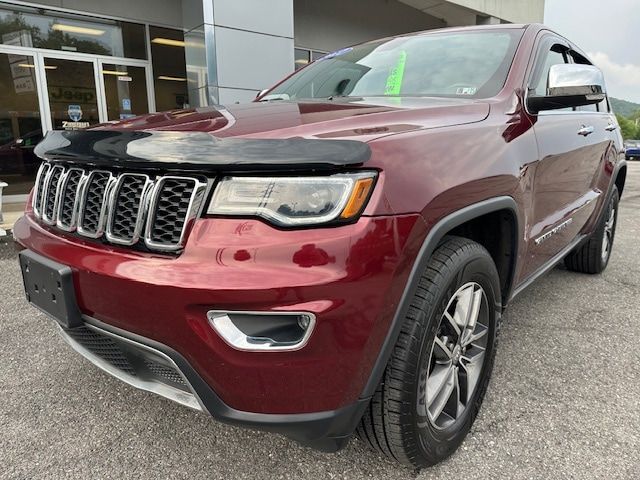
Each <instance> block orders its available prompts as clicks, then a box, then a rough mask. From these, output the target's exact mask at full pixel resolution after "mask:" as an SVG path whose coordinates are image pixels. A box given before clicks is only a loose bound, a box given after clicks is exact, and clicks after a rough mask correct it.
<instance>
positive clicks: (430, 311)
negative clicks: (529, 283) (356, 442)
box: [357, 237, 500, 468]
mask: <svg viewBox="0 0 640 480" xmlns="http://www.w3.org/2000/svg"><path fill="white" fill-rule="evenodd" d="M499 305H500V282H499V278H498V273H497V271H496V267H495V265H494V263H493V260H492V258H491V256H490V255H489V253H488V252H487V250H486V249H485V248H484V247H482V246H481V245H479V244H477V243H475V242H473V241H471V240H467V239H464V238H458V237H448V238H447V240H446V241H445V242H444V243H443V244H442V245H440V246H439V247H438V248H437V249H436V251H435V252H434V254H433V256H432V258H431V260H430V261H429V264H428V265H427V268H426V269H425V271H424V273H423V274H422V277H421V279H420V282H419V285H418V289H417V291H416V293H415V295H414V297H413V299H412V301H411V305H410V308H409V312H408V313H407V315H406V318H405V319H404V324H403V327H402V331H401V333H400V337H399V339H398V342H397V344H396V346H395V349H394V351H393V354H392V356H391V359H390V360H389V363H388V364H387V368H386V370H385V373H384V377H383V380H382V382H381V383H380V385H379V387H378V388H377V390H376V393H375V395H374V397H373V399H372V401H371V403H370V405H369V408H368V409H367V411H366V412H365V414H364V416H363V418H362V421H361V423H360V425H359V427H358V430H357V433H358V436H359V437H360V438H361V439H363V440H364V441H365V442H367V443H369V445H371V446H372V447H373V448H374V449H375V450H377V451H379V452H381V453H383V454H385V455H386V456H388V457H390V458H391V459H394V460H396V461H398V462H400V463H403V464H406V465H410V466H413V467H417V468H421V467H425V466H428V465H433V464H435V463H437V462H439V461H441V460H443V459H444V458H446V457H447V456H449V455H450V454H451V453H452V452H454V451H455V450H456V449H457V448H458V446H459V445H460V443H461V442H462V441H463V439H464V437H465V436H466V434H467V432H468V431H469V429H470V428H471V424H472V423H473V421H474V419H475V417H476V415H477V413H478V409H479V408H480V405H481V403H482V400H483V398H484V393H485V391H486V388H487V384H488V382H489V377H490V374H491V370H492V367H493V360H494V355H495V346H496V332H497V328H498V325H497V323H498V321H499V316H500V312H499V311H498V308H499V307H498V306H499Z"/></svg>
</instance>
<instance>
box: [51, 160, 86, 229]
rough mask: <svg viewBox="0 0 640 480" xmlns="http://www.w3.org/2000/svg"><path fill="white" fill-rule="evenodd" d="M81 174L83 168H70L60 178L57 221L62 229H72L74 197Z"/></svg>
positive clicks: (74, 218) (74, 214)
mask: <svg viewBox="0 0 640 480" xmlns="http://www.w3.org/2000/svg"><path fill="white" fill-rule="evenodd" d="M83 175H84V171H83V170H80V169H79V168H71V169H69V171H68V172H67V173H66V175H65V176H64V177H63V179H62V183H61V185H60V204H59V207H58V209H59V210H58V219H57V223H58V227H60V228H62V229H63V230H67V231H69V230H72V229H73V226H74V225H75V223H76V216H77V210H76V199H77V198H78V189H79V187H80V181H81V180H82V176H83Z"/></svg>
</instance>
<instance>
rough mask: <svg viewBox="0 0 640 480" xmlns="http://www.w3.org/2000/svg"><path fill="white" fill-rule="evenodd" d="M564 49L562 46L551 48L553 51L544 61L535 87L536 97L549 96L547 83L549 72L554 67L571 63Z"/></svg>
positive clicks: (550, 51)
mask: <svg viewBox="0 0 640 480" xmlns="http://www.w3.org/2000/svg"><path fill="white" fill-rule="evenodd" d="M563 50H564V47H562V46H561V45H554V46H553V47H551V50H549V52H548V53H547V56H546V58H545V59H544V65H543V67H542V69H541V70H540V76H539V77H538V79H537V82H536V85H535V87H534V89H533V90H534V92H535V95H539V96H541V97H543V96H545V95H546V94H547V82H548V80H549V70H550V69H551V67H552V66H553V65H558V64H562V63H569V62H568V59H567V56H566V54H565V53H564V51H563Z"/></svg>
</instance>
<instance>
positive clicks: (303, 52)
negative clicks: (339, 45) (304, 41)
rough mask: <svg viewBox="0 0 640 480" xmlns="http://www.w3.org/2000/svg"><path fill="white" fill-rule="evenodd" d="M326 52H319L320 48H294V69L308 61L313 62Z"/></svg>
mask: <svg viewBox="0 0 640 480" xmlns="http://www.w3.org/2000/svg"><path fill="white" fill-rule="evenodd" d="M326 54H327V52H321V51H320V50H309V49H307V48H296V49H295V50H294V56H295V67H296V70H298V69H300V68H302V67H304V66H306V65H308V64H309V63H310V62H315V61H316V60H318V59H319V58H322V57H324V56H325V55H326Z"/></svg>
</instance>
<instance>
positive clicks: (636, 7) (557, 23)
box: [544, 0, 640, 103]
mask: <svg viewBox="0 0 640 480" xmlns="http://www.w3.org/2000/svg"><path fill="white" fill-rule="evenodd" d="M544 23H545V24H546V25H547V26H548V27H550V28H552V29H553V30H555V31H557V32H558V33H560V34H561V35H562V36H564V37H566V38H568V39H569V40H571V41H572V42H573V43H575V44H576V45H577V46H578V47H580V48H581V49H582V50H584V51H585V52H586V53H587V54H588V55H589V57H590V59H591V61H592V62H593V63H594V64H596V65H597V66H598V67H600V68H601V69H602V70H603V72H604V75H605V82H606V85H607V90H608V93H609V95H610V96H612V97H616V98H620V99H622V100H629V101H631V102H636V103H640V0H606V1H603V0H546V2H545V12H544Z"/></svg>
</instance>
